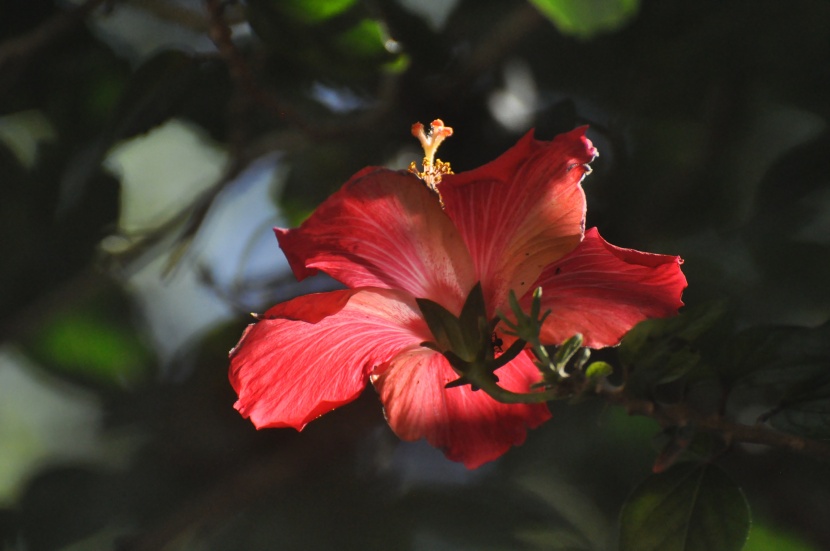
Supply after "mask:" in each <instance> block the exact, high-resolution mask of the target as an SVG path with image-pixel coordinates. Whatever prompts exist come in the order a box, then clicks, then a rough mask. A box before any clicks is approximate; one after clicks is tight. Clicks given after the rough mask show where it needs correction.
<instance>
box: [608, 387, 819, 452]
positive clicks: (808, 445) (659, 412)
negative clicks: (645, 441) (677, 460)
mask: <svg viewBox="0 0 830 551" xmlns="http://www.w3.org/2000/svg"><path fill="white" fill-rule="evenodd" d="M598 396H600V397H602V398H604V399H605V400H607V401H608V402H610V403H612V404H616V405H619V406H622V407H624V408H625V409H626V411H627V412H628V414H629V415H642V416H645V417H651V418H652V419H654V420H656V421H657V422H658V423H660V425H661V426H664V427H665V426H684V425H689V424H692V425H694V427H695V429H696V430H698V431H702V432H709V433H716V434H720V435H721V436H722V437H723V438H724V439H725V440H726V441H727V442H740V443H744V444H760V445H764V446H770V447H775V448H784V449H787V450H790V451H793V452H797V453H800V454H803V455H808V456H811V457H814V458H816V459H821V460H824V461H830V443H828V442H823V441H820V440H813V439H810V438H805V437H803V436H796V435H794V434H788V433H786V432H780V431H777V430H774V429H771V428H769V427H766V426H764V425H744V424H742V423H735V422H733V421H729V420H728V419H726V418H724V417H723V416H722V415H708V416H707V415H702V414H700V413H699V412H697V411H695V410H693V409H691V408H690V407H689V406H687V405H685V404H678V405H672V406H661V405H659V404H655V403H654V402H651V401H649V400H637V399H632V398H628V397H626V396H625V395H623V394H622V393H621V392H608V391H606V392H599V393H598Z"/></svg>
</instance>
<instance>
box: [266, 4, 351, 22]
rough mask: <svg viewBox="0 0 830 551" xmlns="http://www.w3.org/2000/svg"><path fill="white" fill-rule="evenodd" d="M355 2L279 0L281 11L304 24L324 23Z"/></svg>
mask: <svg viewBox="0 0 830 551" xmlns="http://www.w3.org/2000/svg"><path fill="white" fill-rule="evenodd" d="M355 2H356V0H279V4H280V7H281V9H284V10H285V11H286V12H289V13H290V14H291V15H293V16H294V17H296V18H297V19H299V20H300V21H303V22H305V23H315V22H317V21H325V20H326V19H331V18H332V17H335V16H336V15H339V14H341V13H343V12H344V11H346V10H347V9H349V8H350V7H351V6H352V5H353V4H354V3H355Z"/></svg>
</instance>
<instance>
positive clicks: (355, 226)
mask: <svg viewBox="0 0 830 551" xmlns="http://www.w3.org/2000/svg"><path fill="white" fill-rule="evenodd" d="M275 231H276V233H277V238H278V239H279V242H280V246H281V247H282V249H283V251H285V254H286V256H287V257H288V260H289V263H290V264H291V267H292V269H293V270H294V273H295V275H296V276H297V278H299V279H303V278H305V277H306V276H308V275H312V274H314V273H316V272H317V270H321V271H323V272H326V273H327V274H329V275H330V276H332V277H333V278H335V279H337V280H338V281H340V282H342V283H345V284H346V285H348V286H349V287H383V288H390V289H403V290H405V291H408V292H409V293H410V294H412V295H413V296H415V297H418V298H429V299H431V300H434V301H436V302H440V303H441V304H442V305H443V306H445V307H446V308H447V309H448V310H450V311H452V312H453V313H455V314H458V313H459V312H460V310H461V306H462V305H463V302H464V299H465V298H466V296H467V293H468V292H469V290H470V289H471V288H472V287H473V285H474V284H475V283H476V279H475V273H474V269H473V264H472V261H471V259H470V255H469V252H468V251H467V248H466V246H465V245H464V242H463V240H462V239H461V236H460V235H459V233H458V231H457V230H456V229H455V227H454V226H453V225H452V222H451V221H450V219H449V218H448V217H447V216H446V214H444V212H443V211H442V210H441V206H440V203H439V201H438V197H437V196H436V195H435V194H434V193H433V192H431V191H429V190H428V189H427V188H426V186H425V185H424V183H423V182H421V181H420V180H418V179H417V178H416V177H414V176H412V175H410V174H405V173H400V172H392V171H389V170H384V169H377V168H368V169H365V170H363V171H361V172H359V173H357V174H356V175H355V176H353V177H352V179H351V180H349V182H347V183H346V184H345V185H344V186H343V188H342V189H341V190H340V191H338V192H337V193H335V194H334V195H332V196H331V197H330V198H329V199H327V200H326V201H325V202H324V203H323V204H322V205H320V207H319V208H318V209H317V210H316V211H315V212H314V214H312V215H311V217H310V218H309V219H308V220H306V222H305V223H303V224H302V225H301V226H300V227H299V228H297V229H293V230H284V229H276V230H275Z"/></svg>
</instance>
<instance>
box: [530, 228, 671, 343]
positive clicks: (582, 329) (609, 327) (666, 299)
mask: <svg viewBox="0 0 830 551" xmlns="http://www.w3.org/2000/svg"><path fill="white" fill-rule="evenodd" d="M681 262H682V261H681V260H680V257H678V256H669V255H661V254H650V253H644V252H640V251H635V250H632V249H622V248H620V247H615V246H614V245H611V244H609V243H607V242H606V241H605V240H604V239H603V238H602V237H600V235H599V232H598V231H597V229H596V228H591V229H590V230H588V231H587V232H586V233H585V239H584V240H583V241H582V243H580V244H579V247H577V248H576V250H574V251H573V252H572V253H571V254H570V255H568V256H566V257H565V258H563V259H562V260H560V261H559V262H556V263H554V264H552V265H551V266H549V267H547V268H546V269H545V271H544V272H543V273H542V275H541V276H540V277H539V279H538V280H537V281H536V282H535V283H534V285H533V288H534V289H535V288H536V287H538V286H541V287H542V310H543V311H544V310H547V309H550V310H551V313H550V315H549V316H548V317H547V319H546V320H545V323H544V326H543V328H542V334H541V339H542V342H545V343H551V344H556V343H561V342H563V341H564V340H565V339H567V338H569V337H571V336H573V335H574V334H575V333H582V335H583V337H584V339H585V341H584V342H585V346H589V347H591V348H602V347H605V346H614V345H616V344H618V343H619V342H620V339H622V337H623V335H625V333H626V332H628V331H629V330H630V329H631V328H632V327H634V325H636V324H637V323H639V322H641V321H643V320H645V319H649V318H665V317H669V316H673V315H675V314H677V310H678V308H680V307H681V306H683V302H682V301H681V300H680V297H681V295H682V293H683V289H685V288H686V277H685V276H684V275H683V272H682V271H681V270H680V264H681ZM522 302H523V306H525V307H526V308H529V305H530V297H525V298H524V299H523V301H522Z"/></svg>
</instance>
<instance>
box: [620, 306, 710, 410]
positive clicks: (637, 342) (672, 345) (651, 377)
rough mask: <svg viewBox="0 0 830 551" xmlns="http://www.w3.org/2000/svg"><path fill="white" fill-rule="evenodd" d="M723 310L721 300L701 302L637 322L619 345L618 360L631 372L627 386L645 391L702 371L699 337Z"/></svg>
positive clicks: (637, 392)
mask: <svg viewBox="0 0 830 551" xmlns="http://www.w3.org/2000/svg"><path fill="white" fill-rule="evenodd" d="M725 312H726V309H725V306H724V304H722V303H711V304H703V305H701V306H698V307H696V308H689V309H688V310H686V311H684V312H683V313H682V314H680V315H679V316H676V317H674V318H669V319H655V320H647V321H644V322H642V323H639V324H637V325H636V326H635V327H634V328H633V329H632V330H631V331H629V332H628V334H627V335H626V336H625V338H624V339H623V341H622V343H621V344H620V347H619V357H620V361H621V362H622V363H623V365H625V366H626V367H627V368H628V370H629V372H630V373H631V375H630V376H629V380H628V381H627V382H626V386H627V388H628V390H629V391H631V392H633V393H634V394H640V393H646V394H648V393H649V392H650V390H651V389H652V388H654V387H655V386H657V385H660V384H664V383H670V382H672V381H676V380H678V379H680V378H681V377H684V376H686V375H687V374H688V373H689V372H691V371H692V370H698V371H699V372H700V373H704V371H703V367H704V364H703V360H702V357H701V353H700V350H699V348H700V347H699V341H700V340H702V339H703V337H704V335H706V334H707V333H709V332H710V331H712V330H713V328H715V327H716V325H717V324H718V323H719V322H720V321H721V320H722V318H723V317H724V314H725Z"/></svg>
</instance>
